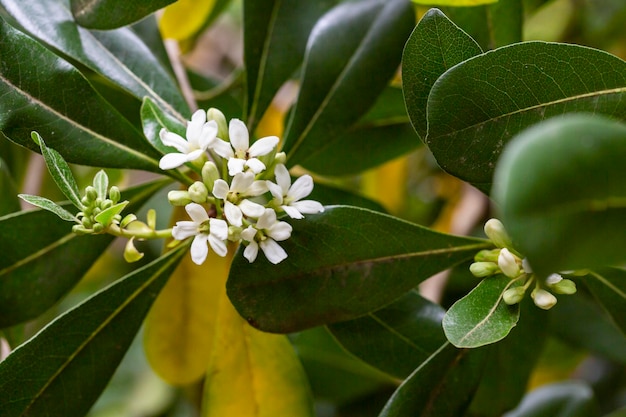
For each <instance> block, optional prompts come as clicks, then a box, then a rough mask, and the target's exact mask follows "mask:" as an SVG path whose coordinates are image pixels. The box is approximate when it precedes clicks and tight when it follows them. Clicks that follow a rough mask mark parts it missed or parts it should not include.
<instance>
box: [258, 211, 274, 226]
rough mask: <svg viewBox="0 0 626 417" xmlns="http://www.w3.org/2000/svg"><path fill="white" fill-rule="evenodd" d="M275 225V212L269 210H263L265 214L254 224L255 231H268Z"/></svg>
mask: <svg viewBox="0 0 626 417" xmlns="http://www.w3.org/2000/svg"><path fill="white" fill-rule="evenodd" d="M275 223H276V212H275V211H274V210H272V209H271V208H268V209H265V213H263V215H262V216H261V217H259V220H258V221H257V222H256V228H257V229H263V230H269V229H270V228H271V227H272V226H274V224H275Z"/></svg>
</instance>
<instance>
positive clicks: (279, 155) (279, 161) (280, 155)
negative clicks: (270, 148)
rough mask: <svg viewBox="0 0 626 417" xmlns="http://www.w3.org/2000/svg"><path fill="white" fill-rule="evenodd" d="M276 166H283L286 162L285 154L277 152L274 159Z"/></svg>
mask: <svg viewBox="0 0 626 417" xmlns="http://www.w3.org/2000/svg"><path fill="white" fill-rule="evenodd" d="M274 161H275V162H276V164H283V165H284V164H285V163H286V162H287V154H286V153H285V152H278V153H277V154H276V156H275V157H274Z"/></svg>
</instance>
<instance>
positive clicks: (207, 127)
mask: <svg viewBox="0 0 626 417" xmlns="http://www.w3.org/2000/svg"><path fill="white" fill-rule="evenodd" d="M216 137H217V123H216V122H215V120H211V121H210V122H207V123H205V124H204V126H202V131H201V132H200V137H199V138H198V146H199V147H200V149H202V150H206V149H207V148H208V147H209V144H211V142H212V141H214V140H215V138H216Z"/></svg>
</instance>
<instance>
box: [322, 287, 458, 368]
mask: <svg viewBox="0 0 626 417" xmlns="http://www.w3.org/2000/svg"><path fill="white" fill-rule="evenodd" d="M444 314H445V310H444V309H443V308H441V307H440V306H438V305H437V304H434V303H432V302H430V301H428V300H426V299H425V298H422V297H421V296H420V295H419V293H418V292H417V291H416V290H413V291H410V292H409V293H407V294H406V295H404V296H403V297H402V298H400V299H399V300H397V301H396V302H394V303H392V304H390V305H388V306H387V307H385V308H383V309H381V310H378V311H375V312H372V313H369V314H367V315H366V316H363V317H361V318H358V319H356V320H351V321H345V322H340V323H334V324H331V325H329V326H328V328H329V330H330V331H331V332H332V334H333V336H335V338H336V339H337V340H338V341H339V343H341V344H342V345H343V347H344V348H346V350H348V351H349V352H351V353H352V354H354V355H355V356H357V357H359V358H361V359H362V360H364V361H365V362H367V363H368V364H370V365H373V366H375V367H376V368H378V369H380V370H382V371H384V372H386V373H388V374H390V375H393V376H395V377H397V378H401V379H404V378H406V377H408V376H409V375H410V374H411V373H412V372H413V371H414V370H415V369H416V368H417V367H418V366H420V365H421V364H422V363H423V362H425V361H426V360H427V359H428V358H429V357H430V356H431V355H432V354H433V353H434V352H435V351H436V350H437V349H439V348H440V347H441V345H442V344H443V343H445V341H446V337H445V335H444V334H443V331H442V329H441V320H442V319H443V316H444Z"/></svg>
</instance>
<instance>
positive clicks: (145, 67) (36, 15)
mask: <svg viewBox="0 0 626 417" xmlns="http://www.w3.org/2000/svg"><path fill="white" fill-rule="evenodd" d="M0 5H1V6H2V7H4V9H5V10H6V12H7V13H8V14H9V15H10V16H11V17H12V18H13V19H15V21H17V22H18V23H19V25H20V27H22V28H24V30H25V31H26V32H27V33H28V34H30V35H31V36H33V37H34V38H36V39H38V40H40V41H41V42H42V43H44V44H46V45H48V46H49V47H51V48H52V49H56V50H58V51H61V52H62V53H63V54H65V55H67V56H69V57H71V58H72V59H73V60H75V61H77V62H80V63H81V64H83V65H85V66H86V67H87V68H89V69H91V70H93V71H95V72H97V73H99V74H102V75H103V76H104V77H106V78H108V79H109V80H111V81H112V82H113V83H115V84H116V85H119V86H120V87H122V88H123V89H124V90H127V91H128V92H130V93H132V94H133V95H134V96H135V97H137V98H138V99H139V100H142V99H143V98H144V97H145V96H148V97H150V98H151V99H152V100H154V101H155V102H156V103H158V104H159V106H161V107H163V108H164V109H167V110H168V111H169V112H170V113H172V114H173V115H175V116H177V117H179V118H180V119H181V121H182V120H184V118H183V117H182V116H180V115H179V113H182V114H187V113H189V108H188V107H187V104H186V103H185V100H184V98H183V97H182V94H181V92H180V90H179V89H178V87H177V86H176V84H175V82H174V80H173V79H172V77H171V76H170V75H169V74H168V73H167V71H166V70H165V69H164V68H163V66H162V65H161V63H160V62H159V61H158V60H157V59H156V57H155V56H154V54H153V53H152V52H151V51H150V50H149V49H148V48H147V47H146V45H145V44H144V43H143V42H142V41H141V40H140V39H139V37H138V36H137V35H136V34H135V33H133V31H132V30H130V29H129V28H121V29H116V30H112V31H106V32H105V31H89V30H87V29H85V28H83V27H81V26H79V25H77V24H76V22H74V17H73V16H72V13H71V11H70V8H69V2H68V0H49V1H45V2H40V1H38V0H0ZM17 45H19V43H18V44H16V45H15V46H16V47H17ZM20 62H21V59H20ZM56 90H57V89H52V90H50V91H56ZM70 91H72V90H71V89H70ZM74 100H77V101H79V102H80V100H79V99H76V98H74ZM46 137H47V135H46Z"/></svg>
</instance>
